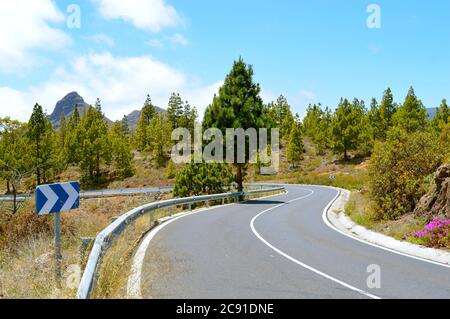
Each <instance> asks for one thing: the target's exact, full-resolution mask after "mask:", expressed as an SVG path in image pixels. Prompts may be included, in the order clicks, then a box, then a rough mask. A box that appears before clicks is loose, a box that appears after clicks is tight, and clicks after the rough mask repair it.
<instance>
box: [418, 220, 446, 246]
mask: <svg viewBox="0 0 450 319" xmlns="http://www.w3.org/2000/svg"><path fill="white" fill-rule="evenodd" d="M449 229H450V220H448V219H446V220H444V219H442V218H441V217H435V218H433V220H432V221H431V222H430V223H429V224H428V225H426V226H425V229H424V230H420V231H418V232H416V237H417V238H419V239H421V241H422V242H423V243H424V244H425V245H427V246H431V247H445V246H448V244H449V243H450V233H449Z"/></svg>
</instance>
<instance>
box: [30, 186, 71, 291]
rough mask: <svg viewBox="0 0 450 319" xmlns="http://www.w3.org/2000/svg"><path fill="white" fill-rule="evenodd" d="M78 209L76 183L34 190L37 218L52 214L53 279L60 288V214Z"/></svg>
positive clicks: (39, 187)
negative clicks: (53, 241) (53, 242)
mask: <svg viewBox="0 0 450 319" xmlns="http://www.w3.org/2000/svg"><path fill="white" fill-rule="evenodd" d="M79 207H80V184H79V183H78V182H70V183H62V184H51V185H41V186H38V187H37V188H36V213H37V214H38V215H39V216H42V215H49V214H53V217H54V227H53V230H54V236H55V237H54V240H55V278H56V284H57V286H58V288H61V278H62V272H61V263H62V254H61V212H65V211H69V210H73V209H77V208H79Z"/></svg>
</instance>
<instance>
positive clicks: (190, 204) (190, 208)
mask: <svg viewBox="0 0 450 319" xmlns="http://www.w3.org/2000/svg"><path fill="white" fill-rule="evenodd" d="M188 207H189V211H190V212H192V203H189V204H188Z"/></svg>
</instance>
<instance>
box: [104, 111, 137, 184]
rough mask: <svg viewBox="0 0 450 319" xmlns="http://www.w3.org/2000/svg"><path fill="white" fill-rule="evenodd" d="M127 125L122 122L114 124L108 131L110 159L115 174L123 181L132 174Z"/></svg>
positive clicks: (131, 153) (131, 157) (132, 167)
mask: <svg viewBox="0 0 450 319" xmlns="http://www.w3.org/2000/svg"><path fill="white" fill-rule="evenodd" d="M127 130H128V123H127V122H126V121H124V120H121V121H118V122H115V123H114V124H113V125H112V127H111V130H110V142H111V150H112V159H113V161H114V163H115V168H116V174H117V175H118V176H119V177H120V178H122V179H124V178H127V177H131V176H133V174H134V166H133V159H134V155H133V152H132V150H131V147H130V143H129V139H128V131H127Z"/></svg>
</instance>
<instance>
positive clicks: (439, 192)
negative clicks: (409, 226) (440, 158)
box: [414, 164, 450, 217]
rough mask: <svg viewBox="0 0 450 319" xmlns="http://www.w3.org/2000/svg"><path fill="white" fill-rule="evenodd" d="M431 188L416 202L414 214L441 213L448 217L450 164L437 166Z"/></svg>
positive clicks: (432, 214) (449, 205)
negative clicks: (433, 183)
mask: <svg viewBox="0 0 450 319" xmlns="http://www.w3.org/2000/svg"><path fill="white" fill-rule="evenodd" d="M434 181H435V185H434V186H433V189H432V190H431V191H430V192H429V193H428V194H426V195H425V196H423V197H422V199H421V200H420V202H419V203H418V204H417V206H416V209H415V210H414V214H415V215H416V216H428V215H430V216H436V215H442V216H447V217H450V164H446V165H443V166H441V167H439V169H438V170H437V172H436V174H435V178H434Z"/></svg>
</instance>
